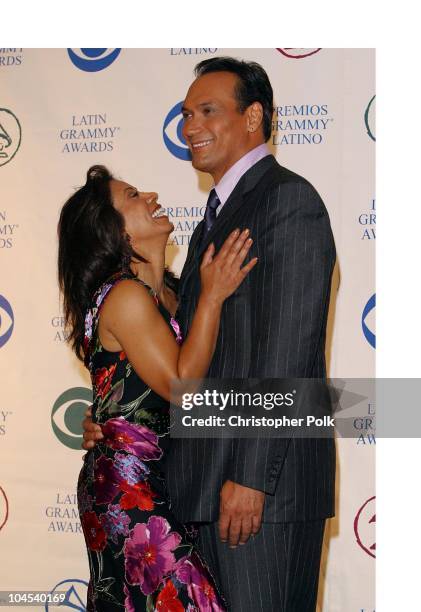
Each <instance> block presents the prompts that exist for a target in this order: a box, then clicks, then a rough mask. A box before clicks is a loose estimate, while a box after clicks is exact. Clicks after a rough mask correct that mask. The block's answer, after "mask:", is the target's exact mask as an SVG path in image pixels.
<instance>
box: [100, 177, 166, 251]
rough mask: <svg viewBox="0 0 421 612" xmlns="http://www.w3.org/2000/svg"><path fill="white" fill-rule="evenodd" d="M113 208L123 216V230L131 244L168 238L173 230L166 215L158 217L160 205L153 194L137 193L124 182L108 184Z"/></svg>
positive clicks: (113, 181) (115, 181) (156, 196)
mask: <svg viewBox="0 0 421 612" xmlns="http://www.w3.org/2000/svg"><path fill="white" fill-rule="evenodd" d="M110 188H111V196H112V199H113V203H114V207H115V208H116V209H117V210H118V211H119V212H120V213H121V214H122V215H123V217H124V224H125V230H126V232H127V234H128V235H129V236H130V238H131V241H132V244H134V242H136V241H137V240H138V241H139V242H140V243H141V242H142V241H146V240H149V239H151V238H156V237H158V236H168V235H169V234H170V233H171V232H172V231H173V229H174V226H173V224H172V223H171V222H170V221H169V219H168V217H167V216H166V215H162V214H161V215H160V214H159V211H160V209H161V205H160V204H158V202H157V200H158V194H157V193H155V192H152V191H151V192H145V191H138V190H137V189H136V187H133V186H132V185H129V184H128V183H125V182H124V181H117V180H114V179H113V180H112V181H111V183H110Z"/></svg>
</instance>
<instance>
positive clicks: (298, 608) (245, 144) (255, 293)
mask: <svg viewBox="0 0 421 612" xmlns="http://www.w3.org/2000/svg"><path fill="white" fill-rule="evenodd" d="M196 76H197V78H196V80H195V81H194V82H193V84H192V85H191V87H190V89H189V91H188V93H187V96H186V99H185V101H184V105H183V115H184V128H183V133H184V137H185V140H186V142H187V144H188V146H189V148H190V150H191V153H192V163H193V166H194V167H195V168H196V169H197V170H201V171H203V172H209V173H210V174H211V175H212V177H213V179H214V183H215V192H216V196H217V198H216V203H215V196H214V194H213V198H212V197H211V198H210V199H209V201H208V209H207V211H206V215H205V220H204V221H203V222H202V223H200V224H199V226H198V227H197V228H196V230H195V232H194V234H193V236H192V239H191V243H190V247H189V251H188V254H187V259H186V262H185V264H184V268H183V272H182V274H181V279H180V311H179V316H180V321H181V325H182V328H183V331H184V333H186V332H187V331H188V329H189V326H190V323H191V321H192V317H193V313H194V310H195V307H196V302H197V299H198V296H199V292H200V276H199V264H200V260H201V256H202V253H203V252H204V250H205V249H206V247H207V246H208V244H209V243H210V242H214V244H215V246H216V249H218V248H219V247H220V246H221V245H222V243H223V241H224V239H225V238H226V236H227V235H228V234H229V232H231V231H232V230H233V229H235V228H236V227H240V228H244V227H248V228H249V229H250V235H251V236H252V237H253V239H254V245H253V247H252V249H251V251H250V257H254V256H257V257H258V258H259V260H258V264H257V266H256V268H255V269H254V270H253V272H252V273H251V274H250V275H249V276H248V277H247V278H246V280H245V282H244V283H243V284H242V285H241V286H240V288H239V289H238V290H237V291H236V292H235V294H234V295H233V296H231V297H230V298H229V299H228V300H227V301H226V303H225V305H224V308H223V312H222V317H221V328H220V333H219V337H218V341H217V346H216V349H215V353H214V357H213V360H212V363H211V366H210V369H209V373H208V377H209V378H284V377H285V378H288V377H297V378H298V377H302V378H324V377H325V376H326V370H325V356H324V348H325V336H326V320H327V313H328V306H329V295H330V283H331V276H332V271H333V266H334V262H335V246H334V241H333V236H332V232H331V228H330V222H329V217H328V213H327V211H326V208H325V206H324V204H323V202H322V200H321V198H320V196H319V195H318V193H317V192H316V191H315V189H314V188H313V187H312V185H310V184H309V183H308V182H307V181H306V180H305V179H303V178H302V177H300V176H298V175H296V174H294V173H293V172H290V171H289V170H287V169H286V168H283V167H281V166H280V165H279V164H278V163H277V162H276V161H275V159H274V157H273V156H272V155H270V153H269V150H268V148H267V146H266V144H265V143H266V141H267V140H268V139H269V138H270V134H271V122H272V113H273V93H272V87H271V85H270V82H269V79H268V77H267V75H266V73H265V71H264V70H263V68H262V67H261V66H259V65H258V64H255V63H247V62H239V61H237V60H233V59H231V58H212V59H210V60H205V61H204V62H201V63H200V64H198V66H197V67H196ZM211 196H212V194H211ZM210 206H213V207H215V208H216V214H215V215H213V219H212V214H210V213H211V212H212V211H209V207H210ZM209 220H210V223H209ZM169 459H170V461H169V467H168V475H167V477H168V487H169V491H170V496H171V498H172V501H173V508H174V512H175V513H176V515H177V516H178V518H180V519H181V520H183V521H197V522H199V523H200V524H201V527H200V529H199V532H200V545H201V547H202V549H203V552H204V554H205V555H207V556H208V558H209V560H210V562H211V564H212V567H213V568H214V570H215V572H216V573H217V575H218V578H219V580H220V581H221V584H222V588H223V591H224V592H225V594H226V596H227V598H228V601H229V603H230V608H231V609H232V610H233V611H234V612H252V611H253V612H256V611H263V610H264V611H266V612H269V611H274V612H275V611H276V612H282V611H284V612H305V611H307V610H308V611H311V610H314V609H315V607H316V598H317V582H318V574H319V565H320V555H321V546H322V540H323V530H324V523H325V519H326V518H327V517H330V516H333V514H334V479H335V447H334V441H333V440H325V439H324V440H321V439H293V440H286V439H276V440H275V439H262V438H259V439H244V438H243V439H229V440H228V439H223V440H215V439H205V440H203V439H190V440H174V441H173V445H172V451H171V456H170V458H169ZM250 535H252V536H253V537H251V538H250V537H249V536H250Z"/></svg>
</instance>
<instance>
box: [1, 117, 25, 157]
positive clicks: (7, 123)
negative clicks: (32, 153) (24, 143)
mask: <svg viewBox="0 0 421 612" xmlns="http://www.w3.org/2000/svg"><path fill="white" fill-rule="evenodd" d="M21 140H22V128H21V126H20V123H19V119H18V118H17V117H16V115H15V114H14V113H12V111H11V110H9V109H8V108H0V166H4V165H5V164H7V163H9V162H10V161H11V160H12V159H13V158H14V156H15V155H16V153H17V151H18V149H19V147H20V143H21Z"/></svg>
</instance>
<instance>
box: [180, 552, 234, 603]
mask: <svg viewBox="0 0 421 612" xmlns="http://www.w3.org/2000/svg"><path fill="white" fill-rule="evenodd" d="M175 575H176V576H177V578H178V580H179V581H180V582H183V583H184V584H185V585H187V593H188V595H189V597H190V599H191V600H192V601H193V602H194V603H195V605H196V606H197V608H198V609H199V610H200V611H201V612H224V611H225V608H224V607H223V605H222V602H221V600H220V598H219V597H218V595H217V593H216V591H215V589H214V587H213V586H212V584H211V578H210V575H209V573H208V571H207V570H206V569H205V568H204V567H203V565H202V564H201V562H200V560H199V559H198V557H197V556H196V555H195V554H194V553H193V554H192V555H191V556H189V557H183V558H182V559H180V560H179V561H178V563H177V567H176V570H175Z"/></svg>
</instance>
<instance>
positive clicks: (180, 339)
mask: <svg viewBox="0 0 421 612" xmlns="http://www.w3.org/2000/svg"><path fill="white" fill-rule="evenodd" d="M170 323H171V327H172V328H173V330H174V331H175V333H176V334H177V337H176V339H175V341H176V342H177V344H181V343H182V342H183V336H182V335H181V329H180V325H179V324H178V321H176V320H175V319H174V317H171V319H170Z"/></svg>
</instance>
